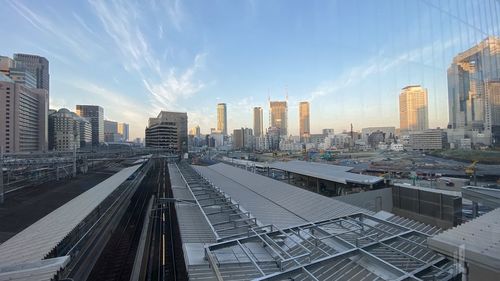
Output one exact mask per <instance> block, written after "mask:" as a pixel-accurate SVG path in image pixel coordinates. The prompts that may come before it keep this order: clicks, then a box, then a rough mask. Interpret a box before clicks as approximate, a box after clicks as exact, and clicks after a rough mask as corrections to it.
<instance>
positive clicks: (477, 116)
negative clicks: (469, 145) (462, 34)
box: [448, 37, 500, 145]
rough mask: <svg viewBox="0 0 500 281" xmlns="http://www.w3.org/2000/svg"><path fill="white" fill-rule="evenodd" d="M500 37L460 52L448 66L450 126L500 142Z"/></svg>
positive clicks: (490, 38) (467, 133) (491, 38)
mask: <svg viewBox="0 0 500 281" xmlns="http://www.w3.org/2000/svg"><path fill="white" fill-rule="evenodd" d="M498 82H500V38H497V37H488V38H486V39H485V40H483V41H482V42H480V43H479V44H477V45H476V46H474V47H472V48H470V49H468V50H466V51H465V52H462V53H460V54H458V55H457V56H456V57H454V58H453V62H452V63H451V65H450V67H449V68H448V106H449V119H450V120H449V122H450V123H449V127H450V128H451V129H455V130H461V129H463V130H464V132H465V134H466V135H468V136H467V137H470V135H471V134H472V132H478V133H481V134H485V135H488V136H489V137H488V139H489V141H488V142H489V143H486V144H487V145H489V144H490V143H491V142H492V141H491V139H492V138H491V137H493V142H496V141H498V142H500V120H498V119H497V118H495V116H498V114H500V113H498V112H499V110H500V106H499V103H498V96H499V95H500V92H499V90H500V88H499V87H498V86H497V83H498Z"/></svg>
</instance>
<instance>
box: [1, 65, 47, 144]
mask: <svg viewBox="0 0 500 281" xmlns="http://www.w3.org/2000/svg"><path fill="white" fill-rule="evenodd" d="M48 107H49V94H48V92H47V91H46V90H44V89H31V88H29V87H26V86H25V85H23V84H20V83H15V82H14V80H12V79H11V78H9V77H7V76H6V75H4V74H3V73H0V132H1V133H0V149H3V151H4V152H6V153H14V152H28V151H46V150H47V146H48V124H47V123H48V120H47V114H48V110H49V108H48Z"/></svg>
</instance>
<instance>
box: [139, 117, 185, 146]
mask: <svg viewBox="0 0 500 281" xmlns="http://www.w3.org/2000/svg"><path fill="white" fill-rule="evenodd" d="M187 124H188V117H187V113H185V112H170V111H161V112H160V113H159V114H158V117H156V118H149V122H148V127H146V147H158V148H164V149H170V150H171V151H172V152H187V146H188V129H187Z"/></svg>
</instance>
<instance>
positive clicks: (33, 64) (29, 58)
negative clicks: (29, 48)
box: [14, 54, 50, 91]
mask: <svg viewBox="0 0 500 281" xmlns="http://www.w3.org/2000/svg"><path fill="white" fill-rule="evenodd" d="M14 61H15V65H16V68H25V69H27V70H29V71H30V72H31V73H33V75H34V76H35V77H36V87H37V88H38V89H45V90H47V91H50V87H49V83H50V76H49V61H48V60H47V59H46V58H44V57H40V56H36V55H29V54H14Z"/></svg>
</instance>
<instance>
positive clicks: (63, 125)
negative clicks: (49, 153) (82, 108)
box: [49, 108, 81, 151]
mask: <svg viewBox="0 0 500 281" xmlns="http://www.w3.org/2000/svg"><path fill="white" fill-rule="evenodd" d="M80 119H81V117H79V116H78V115H76V114H75V113H73V112H71V111H69V110H68V109H66V108H61V109H59V110H58V111H56V112H54V113H52V114H50V115H49V150H57V151H68V150H73V149H77V148H80Z"/></svg>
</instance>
